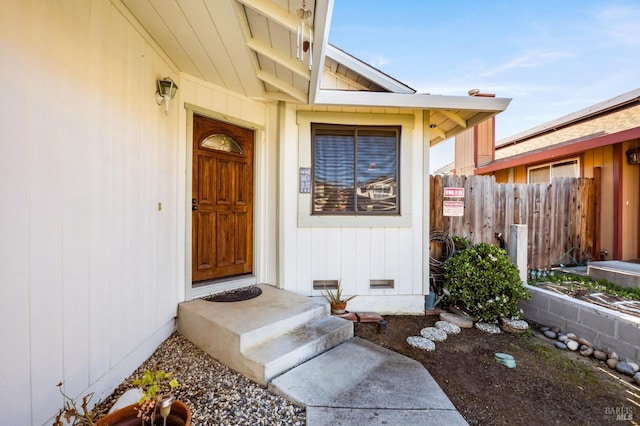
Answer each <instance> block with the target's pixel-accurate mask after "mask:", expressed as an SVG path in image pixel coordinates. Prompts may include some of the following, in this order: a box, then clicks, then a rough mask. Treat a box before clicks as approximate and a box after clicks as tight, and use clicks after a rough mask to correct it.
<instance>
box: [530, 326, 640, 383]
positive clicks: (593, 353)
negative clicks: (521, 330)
mask: <svg viewBox="0 0 640 426" xmlns="http://www.w3.org/2000/svg"><path fill="white" fill-rule="evenodd" d="M538 330H539V331H540V332H541V333H542V335H544V336H545V337H546V338H547V339H550V340H552V341H553V344H554V346H555V347H556V348H558V349H561V350H568V351H573V352H578V353H580V355H582V356H584V357H586V358H595V359H596V360H598V361H602V362H604V363H605V364H606V365H607V367H609V368H611V369H612V370H616V371H617V372H618V373H621V374H624V375H626V376H629V377H633V380H634V381H635V382H636V384H637V385H640V365H638V363H637V362H634V361H631V360H629V359H627V360H625V361H621V360H620V356H619V355H618V354H617V353H616V352H615V351H611V350H609V351H606V350H603V349H601V348H597V347H594V345H593V343H591V342H590V341H589V340H587V339H585V338H582V337H578V336H577V335H576V334H575V333H571V332H564V331H563V330H562V329H561V328H560V327H558V326H545V325H540V326H538Z"/></svg>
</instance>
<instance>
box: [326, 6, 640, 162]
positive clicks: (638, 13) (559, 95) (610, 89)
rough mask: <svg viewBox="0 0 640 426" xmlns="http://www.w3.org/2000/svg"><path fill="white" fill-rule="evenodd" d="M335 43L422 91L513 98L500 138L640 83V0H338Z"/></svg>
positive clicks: (447, 147) (499, 121) (448, 157)
mask: <svg viewBox="0 0 640 426" xmlns="http://www.w3.org/2000/svg"><path fill="white" fill-rule="evenodd" d="M329 41H330V42H331V43H332V44H334V45H336V46H338V47H339V48H341V49H343V50H345V51H347V52H348V53H350V54H352V55H354V56H356V57H357V58H359V59H361V60H363V61H364V62H367V63H369V64H371V65H373V66H375V67H376V68H378V69H380V70H381V71H383V72H385V73H387V74H389V75H391V76H392V77H394V78H396V79H398V80H400V81H402V82H403V83H406V84H408V85H409V86H411V87H413V88H414V89H416V90H417V91H418V92H419V93H432V94H440V95H460V96H466V95H467V92H468V91H469V89H473V88H478V89H480V90H481V91H482V92H484V93H495V94H496V95H497V96H499V97H506V98H513V100H512V101H511V104H510V105H509V107H508V108H507V110H506V111H505V112H503V113H501V114H500V115H498V116H497V117H496V140H497V141H499V140H501V139H504V138H506V137H508V136H512V135H514V134H516V133H519V132H522V131H525V130H528V129H530V128H532V127H535V126H537V125H540V124H543V123H545V122H547V121H550V120H553V119H556V118H559V117H562V116H564V115H566V114H570V113H572V112H575V111H577V110H580V109H582V108H585V107H588V106H590V105H593V104H595V103H598V102H601V101H604V100H607V99H610V98H612V97H614V96H617V95H620V94H622V93H625V92H628V91H630V90H633V89H636V88H638V87H640V1H637V0H603V1H592V0H560V1H558V0H555V1H550V0H535V1H518V0H502V1H498V0H495V1H491V0H486V1H478V0H473V1H472V0H466V1H462V0H460V1H451V2H440V1H438V2H435V1H424V0H402V1H393V0H368V1H355V0H335V2H334V10H333V18H332V23H331V30H330V34H329ZM452 150H453V148H452V144H451V143H450V142H449V143H445V144H440V145H438V146H437V147H435V148H434V149H433V150H432V154H431V157H432V158H431V167H432V170H434V169H435V168H438V167H440V166H442V165H444V164H446V163H447V162H449V161H452V159H453V152H452Z"/></svg>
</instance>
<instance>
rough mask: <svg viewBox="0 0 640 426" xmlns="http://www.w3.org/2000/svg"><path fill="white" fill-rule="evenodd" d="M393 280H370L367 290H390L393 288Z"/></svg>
mask: <svg viewBox="0 0 640 426" xmlns="http://www.w3.org/2000/svg"><path fill="white" fill-rule="evenodd" d="M394 285H395V282H394V280H370V281H369V288H370V289H371V290H390V289H392V288H394Z"/></svg>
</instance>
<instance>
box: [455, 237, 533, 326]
mask: <svg viewBox="0 0 640 426" xmlns="http://www.w3.org/2000/svg"><path fill="white" fill-rule="evenodd" d="M443 270H444V280H445V282H444V285H445V288H447V290H449V292H450V293H451V295H450V296H449V297H447V305H449V306H457V307H458V308H460V309H463V310H465V311H467V312H468V313H469V314H471V315H472V316H475V317H477V318H478V319H480V320H481V321H485V322H489V323H496V322H497V321H499V320H500V319H501V318H509V319H520V318H522V310H521V309H519V308H518V301H519V300H520V299H529V298H530V297H531V296H530V294H529V292H528V291H527V289H526V288H525V287H524V285H523V283H522V282H521V281H520V275H519V274H518V268H517V267H516V266H515V265H514V264H513V263H512V262H511V259H509V256H508V255H507V252H506V251H505V250H503V249H501V248H499V247H496V246H492V245H490V244H485V243H481V244H476V245H474V246H471V247H469V248H467V249H466V250H464V251H461V252H459V253H458V254H457V255H455V256H453V257H451V258H449V259H447V260H446V261H445V262H444V264H443Z"/></svg>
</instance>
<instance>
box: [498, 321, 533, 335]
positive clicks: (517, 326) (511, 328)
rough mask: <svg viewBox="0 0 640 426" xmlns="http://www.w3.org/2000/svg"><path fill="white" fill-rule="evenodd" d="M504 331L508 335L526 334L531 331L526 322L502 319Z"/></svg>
mask: <svg viewBox="0 0 640 426" xmlns="http://www.w3.org/2000/svg"><path fill="white" fill-rule="evenodd" d="M501 323H502V329H503V330H504V331H506V332H508V333H524V332H525V331H527V330H528V329H529V323H528V322H526V321H525V320H519V319H508V318H502V320H501Z"/></svg>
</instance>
